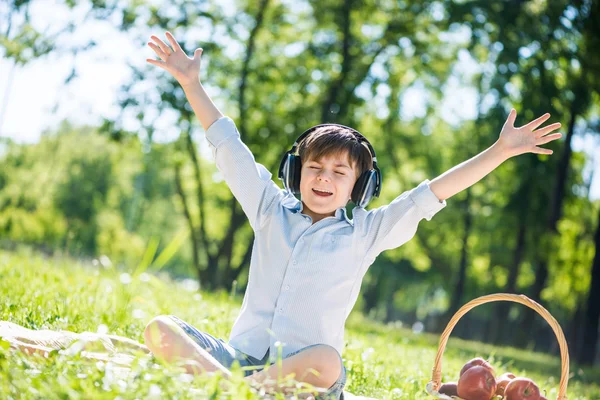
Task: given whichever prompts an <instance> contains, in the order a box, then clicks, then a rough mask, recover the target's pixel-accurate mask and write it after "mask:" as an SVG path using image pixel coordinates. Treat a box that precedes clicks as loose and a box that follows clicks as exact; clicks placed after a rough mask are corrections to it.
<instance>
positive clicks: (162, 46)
mask: <svg viewBox="0 0 600 400" xmlns="http://www.w3.org/2000/svg"><path fill="white" fill-rule="evenodd" d="M150 39H152V40H154V41H155V42H156V44H157V45H158V47H160V49H161V50H162V51H163V52H164V53H165V54H166V55H167V56H170V55H171V53H172V52H173V51H172V50H171V48H170V47H169V46H167V45H166V44H165V42H163V41H162V40H160V38H159V37H158V36H156V35H152V36H150Z"/></svg>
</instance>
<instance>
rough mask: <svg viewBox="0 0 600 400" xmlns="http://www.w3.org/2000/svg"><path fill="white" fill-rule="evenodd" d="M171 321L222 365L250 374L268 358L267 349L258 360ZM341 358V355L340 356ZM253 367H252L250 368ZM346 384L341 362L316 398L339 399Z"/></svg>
mask: <svg viewBox="0 0 600 400" xmlns="http://www.w3.org/2000/svg"><path fill="white" fill-rule="evenodd" d="M169 318H171V319H172V320H173V321H175V322H176V323H177V325H179V326H180V327H181V328H182V329H183V330H184V332H185V333H186V334H187V335H188V336H190V337H191V338H192V339H194V341H195V342H196V343H198V345H199V346H200V347H202V348H203V349H204V350H206V351H208V352H209V353H210V354H211V355H212V356H213V357H214V358H215V359H216V360H217V361H218V362H220V363H221V364H222V365H223V366H224V367H226V368H230V367H231V366H232V365H233V364H234V362H236V361H237V362H238V363H239V364H240V366H241V367H242V368H243V369H244V371H245V375H246V376H249V375H252V374H253V373H254V372H256V371H260V370H262V369H263V368H264V367H265V365H266V364H267V360H268V359H269V350H267V353H266V354H265V356H264V357H263V358H262V359H261V360H259V359H257V358H254V357H252V356H251V355H248V354H245V353H242V352H241V351H239V350H238V349H235V348H233V347H232V346H231V345H230V344H229V343H226V342H225V341H224V340H222V339H217V338H215V337H214V336H211V335H209V334H208V333H204V332H200V331H199V330H198V329H196V328H194V327H193V326H192V325H190V324H188V323H187V322H185V321H182V320H181V319H179V318H177V317H176V316H174V315H169ZM314 346H318V344H315V345H312V346H307V347H304V348H303V349H300V350H298V351H296V352H293V353H290V354H288V355H287V356H285V357H284V358H288V357H291V356H293V355H295V354H298V353H300V352H302V351H304V350H306V349H309V348H311V347H314ZM340 359H341V357H340ZM252 367H254V368H252ZM345 385H346V367H345V366H344V363H343V362H342V372H341V373H340V376H339V377H338V379H337V380H336V381H335V383H334V384H333V385H332V386H331V387H330V388H329V389H328V390H327V392H325V393H323V394H321V395H319V396H317V398H316V399H317V400H325V399H327V400H330V399H335V400H338V399H341V400H343V398H344V386H345Z"/></svg>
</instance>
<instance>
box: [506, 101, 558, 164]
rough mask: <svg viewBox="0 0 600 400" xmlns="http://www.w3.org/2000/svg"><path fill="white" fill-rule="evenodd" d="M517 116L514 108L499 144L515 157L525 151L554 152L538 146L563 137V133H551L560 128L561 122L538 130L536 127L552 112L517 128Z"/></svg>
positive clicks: (509, 154)
mask: <svg viewBox="0 0 600 400" xmlns="http://www.w3.org/2000/svg"><path fill="white" fill-rule="evenodd" d="M516 118H517V112H516V111H515V109H514V108H513V109H512V110H511V111H510V114H508V118H507V119H506V122H505V123H504V126H503V127H502V131H501V132H500V138H499V139H498V144H499V145H501V146H502V148H503V149H504V151H506V152H507V154H508V156H509V157H513V156H517V155H519V154H523V153H535V154H552V150H549V149H544V148H542V147H538V146H541V145H543V144H546V143H549V142H551V141H553V140H556V139H560V138H561V137H562V133H553V134H551V135H549V133H550V132H552V131H555V130H557V129H558V128H560V123H559V122H557V123H554V124H552V125H548V126H545V127H543V128H540V129H537V130H536V128H538V127H539V126H540V125H542V124H543V123H544V122H546V121H547V120H548V118H550V114H548V113H546V114H544V115H542V116H541V117H539V118H537V119H535V120H533V121H531V122H530V123H528V124H527V125H523V126H521V127H519V128H515V126H514V124H515V119H516Z"/></svg>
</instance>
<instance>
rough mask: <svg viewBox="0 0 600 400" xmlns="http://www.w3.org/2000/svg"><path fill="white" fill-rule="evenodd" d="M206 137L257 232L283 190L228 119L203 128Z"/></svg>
mask: <svg viewBox="0 0 600 400" xmlns="http://www.w3.org/2000/svg"><path fill="white" fill-rule="evenodd" d="M206 139H207V141H208V144H209V146H210V148H211V150H212V152H213V156H214V158H215V163H216V166H217V169H218V170H219V171H220V172H221V174H222V175H223V179H225V182H226V183H227V185H228V186H229V188H230V189H231V192H232V193H233V195H234V196H235V198H236V199H237V201H238V202H239V203H240V205H241V206H242V209H243V210H244V213H245V214H246V216H247V217H248V220H249V221H250V226H252V229H253V230H254V231H256V230H257V229H258V228H260V226H262V224H263V222H264V221H265V220H266V219H267V215H268V214H269V212H270V210H271V209H272V208H273V207H274V206H275V205H276V204H277V203H278V200H280V199H281V198H282V197H283V192H282V190H281V189H280V188H279V187H278V186H277V185H276V184H275V182H273V181H272V180H271V176H272V174H271V173H270V172H269V170H268V169H267V168H265V167H264V166H263V165H261V164H259V163H257V162H256V161H255V160H254V156H253V155H252V152H251V151H250V149H249V148H248V147H247V146H246V145H245V144H244V143H243V142H242V141H241V139H240V133H239V132H238V130H237V128H236V126H235V123H234V122H233V120H232V119H231V118H229V117H222V118H219V119H218V120H217V121H215V122H214V123H213V124H212V125H211V126H210V127H209V128H208V129H207V130H206Z"/></svg>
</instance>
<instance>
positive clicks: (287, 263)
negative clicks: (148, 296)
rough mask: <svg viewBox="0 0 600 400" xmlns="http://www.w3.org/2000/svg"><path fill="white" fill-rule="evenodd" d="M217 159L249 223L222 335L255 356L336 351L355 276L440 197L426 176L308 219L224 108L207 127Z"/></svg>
mask: <svg viewBox="0 0 600 400" xmlns="http://www.w3.org/2000/svg"><path fill="white" fill-rule="evenodd" d="M206 138H207V140H208V143H209V145H210V147H211V149H212V151H213V155H214V157H215V161H216V165H217V168H218V169H219V171H220V172H221V174H222V175H223V178H224V179H225V182H227V184H228V185H229V188H230V189H231V191H232V192H233V195H234V196H235V198H236V199H237V200H238V201H239V203H240V205H241V206H242V209H243V210H244V212H245V214H246V215H247V217H248V220H249V221H250V225H251V226H252V229H253V230H254V244H253V247H252V258H251V261H250V272H249V278H248V286H247V288H246V293H245V295H244V300H243V303H242V308H241V311H240V314H239V316H238V317H237V319H236V321H235V323H234V325H233V328H232V330H231V335H230V338H229V343H230V344H231V345H232V346H233V347H235V348H236V349H238V350H241V351H242V352H244V353H246V354H249V355H251V356H253V357H255V358H258V359H262V358H263V357H264V355H265V354H266V352H267V350H269V349H270V354H271V358H272V359H273V358H274V357H275V356H276V355H277V354H278V351H279V352H281V353H282V356H283V357H285V356H286V355H288V354H289V353H292V352H294V351H297V350H300V349H302V348H304V347H306V346H309V345H312V344H328V345H330V346H333V347H334V348H335V349H336V350H337V351H338V352H339V353H340V354H342V351H343V346H344V324H345V321H346V318H347V317H348V315H349V314H350V311H351V310H352V308H353V307H354V304H355V303H356V300H357V297H358V294H359V291H360V285H361V282H362V279H363V276H364V275H365V273H366V272H367V269H368V268H369V266H370V265H371V264H372V263H373V261H375V258H376V257H377V256H378V255H379V254H380V253H381V252H382V251H384V250H387V249H393V248H396V247H399V246H401V245H402V244H404V243H406V242H407V241H408V240H409V239H411V238H412V237H413V236H414V235H415V232H416V230H417V225H418V224H419V221H421V220H422V219H423V218H425V219H427V220H430V219H431V218H432V217H433V216H434V215H435V214H436V213H437V212H438V211H439V210H441V209H442V208H444V207H445V206H446V202H445V201H439V199H438V198H437V197H436V196H435V194H434V193H433V192H432V191H431V189H430V188H429V181H428V180H426V181H424V182H423V183H421V184H420V185H419V186H418V187H416V188H415V189H413V190H411V191H408V192H405V193H402V194H401V195H400V196H398V197H397V198H396V199H395V200H394V201H392V202H391V203H390V204H389V205H386V206H382V207H379V208H376V209H373V210H369V211H367V210H365V209H364V208H359V207H355V208H354V209H353V218H352V220H350V219H349V218H348V216H347V215H346V210H345V208H339V209H337V210H336V212H335V216H333V217H327V218H324V219H323V220H321V221H319V222H316V223H315V224H313V223H312V219H311V217H309V216H307V215H304V214H302V202H301V201H299V200H297V199H296V197H295V196H293V195H291V194H289V193H288V192H286V191H285V190H283V189H280V188H279V187H278V186H277V185H276V184H275V182H273V180H271V173H270V172H269V171H268V170H267V169H266V168H265V167H264V166H263V165H261V164H258V163H256V162H255V160H254V157H253V155H252V153H251V152H250V150H249V149H248V147H247V146H246V145H245V144H244V143H243V142H242V141H241V140H240V135H239V133H238V131H237V129H236V127H235V124H234V122H233V121H232V120H231V119H230V118H228V117H223V118H220V119H219V120H217V121H216V122H214V123H213V124H212V125H211V126H210V127H209V128H208V130H207V132H206ZM278 348H280V349H281V350H278Z"/></svg>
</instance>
